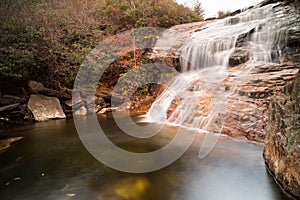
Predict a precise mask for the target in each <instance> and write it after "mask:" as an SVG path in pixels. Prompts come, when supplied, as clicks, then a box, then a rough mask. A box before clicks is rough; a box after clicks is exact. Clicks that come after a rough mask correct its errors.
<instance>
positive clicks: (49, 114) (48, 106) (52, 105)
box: [28, 94, 66, 121]
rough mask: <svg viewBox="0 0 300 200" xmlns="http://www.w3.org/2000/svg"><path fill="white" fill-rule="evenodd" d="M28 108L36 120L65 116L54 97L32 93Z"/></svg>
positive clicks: (62, 117)
mask: <svg viewBox="0 0 300 200" xmlns="http://www.w3.org/2000/svg"><path fill="white" fill-rule="evenodd" d="M28 108H29V109H30V111H31V112H32V113H33V116H34V119H35V120H36V121H47V120H49V119H64V118H66V115H65V114H64V112H63V110H62V107H61V105H60V102H59V100H58V99H57V98H55V97H47V96H44V95H39V94H32V95H31V96H30V99H29V101H28Z"/></svg>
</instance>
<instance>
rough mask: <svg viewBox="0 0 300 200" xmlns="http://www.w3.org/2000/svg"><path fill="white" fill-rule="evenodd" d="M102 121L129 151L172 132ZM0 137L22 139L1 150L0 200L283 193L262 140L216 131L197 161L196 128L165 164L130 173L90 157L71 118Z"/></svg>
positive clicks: (187, 199) (151, 146)
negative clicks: (144, 135)
mask: <svg viewBox="0 0 300 200" xmlns="http://www.w3.org/2000/svg"><path fill="white" fill-rule="evenodd" d="M82 120H88V118H82ZM100 124H101V126H102V127H103V129H104V130H105V132H106V133H107V136H108V137H109V138H110V139H111V140H112V141H113V142H114V143H115V144H117V145H118V146H119V147H122V148H124V149H126V150H129V151H133V152H149V151H153V150H155V149H158V148H160V147H162V146H164V145H165V144H167V143H169V142H170V140H171V139H172V138H173V137H174V134H175V132H176V128H174V127H168V126H166V127H165V128H164V129H163V130H162V131H161V132H160V133H159V134H158V135H156V136H154V137H152V138H149V139H137V138H134V137H130V136H128V135H126V134H124V133H123V132H122V131H121V130H120V129H118V128H117V126H116V124H115V122H114V120H113V119H112V118H110V117H108V118H101V119H100ZM186 133H187V134H189V131H186ZM1 135H6V136H22V137H24V139H23V140H21V141H19V142H17V143H15V144H13V146H12V147H11V148H10V149H8V150H7V151H5V152H3V153H1V154H0V163H1V164H0V199H1V200H35V199H36V200H41V199H45V200H47V199H48V200H63V199H81V200H93V199H95V200H100V199H101V200H103V199H104V200H108V199H124V200H125V199H126V200H137V199H143V200H147V199H149V200H153V199H157V200H158V199H162V200H167V199H172V200H173V199H180V200H183V199H184V200H195V199H199V200H200V199H211V200H220V199H222V200H226V199H228V200H235V199H237V200H239V199H243V200H248V199H249V200H253V199H257V200H279V199H287V196H285V194H284V193H282V192H281V190H280V188H279V187H278V186H277V185H276V184H275V182H274V181H273V179H272V177H270V176H269V174H268V172H267V170H266V168H265V165H264V161H263V158H262V149H263V146H262V145H257V144H252V143H247V142H243V141H235V140H233V139H229V138H226V137H221V138H220V140H219V141H218V143H217V145H216V146H215V148H214V150H213V151H212V152H211V153H210V154H209V156H207V157H206V158H204V159H201V160H200V159H198V158H197V154H198V148H199V144H200V143H201V141H202V139H203V136H202V135H201V134H199V135H198V136H197V138H196V140H195V142H194V143H193V145H192V146H191V147H190V148H189V149H188V151H187V152H186V153H185V154H184V155H183V156H182V157H181V158H180V159H179V160H177V161H176V162H174V163H173V164H171V165H170V166H168V167H166V168H164V169H161V170H159V171H156V172H151V173H145V174H129V173H122V172H118V171H116V170H113V169H110V168H108V167H106V166H104V165H103V164H101V163H100V162H98V161H97V160H96V159H94V158H93V157H92V156H91V155H90V154H89V152H87V150H86V149H85V148H84V146H83V145H82V143H81V141H80V139H79V137H78V135H77V133H76V130H75V126H74V122H73V120H58V121H50V122H45V123H38V124H33V125H27V126H22V127H18V128H12V129H9V130H6V131H4V132H3V133H1ZM99 145H101V144H99Z"/></svg>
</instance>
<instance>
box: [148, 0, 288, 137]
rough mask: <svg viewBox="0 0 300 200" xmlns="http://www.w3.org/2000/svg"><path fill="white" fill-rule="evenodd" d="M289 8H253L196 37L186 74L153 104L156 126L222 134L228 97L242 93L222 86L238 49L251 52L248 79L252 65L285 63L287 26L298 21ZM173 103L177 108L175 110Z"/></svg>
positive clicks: (185, 52) (188, 49) (185, 59)
mask: <svg viewBox="0 0 300 200" xmlns="http://www.w3.org/2000/svg"><path fill="white" fill-rule="evenodd" d="M285 8H286V7H285V6H284V5H283V4H281V3H276V4H269V5H267V6H264V7H261V8H253V9H250V10H247V11H245V12H243V13H240V14H238V15H236V16H233V17H230V18H226V19H223V20H218V21H216V22H214V23H210V24H208V25H206V26H205V27H202V28H201V30H199V31H197V32H196V33H194V34H192V35H191V37H190V42H189V43H187V44H185V45H184V46H183V47H182V48H181V49H180V53H181V54H180V65H181V66H180V67H181V70H180V71H181V72H182V73H181V74H179V75H178V76H177V77H175V79H174V80H173V82H172V83H171V84H170V86H169V87H168V89H167V90H166V91H165V92H163V94H162V95H161V96H160V97H159V98H158V99H157V100H156V101H155V102H154V103H153V104H152V106H151V108H150V110H149V111H148V113H147V115H148V116H150V117H151V119H152V121H154V122H165V123H172V124H178V125H183V126H187V127H192V128H196V129H199V130H201V129H202V130H205V131H206V132H215V133H216V132H217V133H218V132H220V131H221V130H222V120H223V118H224V117H223V116H224V114H225V104H226V96H227V95H230V93H232V92H234V88H236V87H234V86H233V87H231V88H233V89H232V90H231V91H229V92H228V91H227V92H226V93H225V89H224V87H223V83H222V82H223V80H224V79H225V78H226V77H227V73H226V69H227V67H228V65H229V59H230V57H231V56H232V55H233V54H234V52H235V51H236V50H237V49H238V48H242V49H243V50H244V51H246V52H247V54H248V59H249V61H250V62H249V64H248V65H247V66H248V70H246V71H244V72H241V73H245V74H246V73H249V71H251V66H252V65H251V63H255V62H281V61H282V55H281V54H282V53H281V51H282V49H283V47H284V45H285V42H286V36H287V34H288V33H287V30H286V29H285V27H286V26H288V25H289V24H290V23H293V17H294V16H290V15H285V12H286V10H285ZM239 77H242V75H240V76H239ZM240 81H241V80H240ZM235 84H236V85H238V84H239V80H237V81H236V83H235ZM175 99H176V100H175ZM172 104H177V107H176V108H175V109H170V106H171V105H172Z"/></svg>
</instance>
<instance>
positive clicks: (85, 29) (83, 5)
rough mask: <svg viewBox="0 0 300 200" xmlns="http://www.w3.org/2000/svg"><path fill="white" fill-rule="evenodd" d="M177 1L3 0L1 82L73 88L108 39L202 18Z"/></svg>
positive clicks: (0, 14)
mask: <svg viewBox="0 0 300 200" xmlns="http://www.w3.org/2000/svg"><path fill="white" fill-rule="evenodd" d="M197 6H198V7H196V8H195V9H194V10H191V9H189V8H186V7H184V6H182V5H178V4H177V3H176V2H175V1H174V0H148V1H144V0H103V1H99V0H2V1H0V82H1V83H0V85H1V86H2V89H4V88H5V89H6V90H7V88H10V87H16V86H18V85H19V86H22V85H23V84H24V83H25V82H26V81H28V80H36V81H38V82H42V83H43V84H45V85H46V86H47V87H51V88H55V87H57V84H61V85H63V86H65V87H68V88H71V87H72V85H73V81H74V78H75V76H76V73H77V70H78V68H79V67H80V65H81V63H82V61H83V60H84V58H85V56H86V55H87V54H88V53H89V52H90V51H91V50H92V49H93V48H94V47H95V46H96V45H97V44H98V43H99V42H100V41H101V40H103V39H104V38H106V37H109V36H111V35H114V34H116V33H119V32H122V31H125V30H130V29H132V28H138V27H163V28H168V27H171V26H174V25H177V24H183V23H189V22H195V21H201V20H203V11H201V5H197Z"/></svg>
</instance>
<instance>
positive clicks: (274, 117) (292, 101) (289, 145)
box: [264, 72, 300, 199]
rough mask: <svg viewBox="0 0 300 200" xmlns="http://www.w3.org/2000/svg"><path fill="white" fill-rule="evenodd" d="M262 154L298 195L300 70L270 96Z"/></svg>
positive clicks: (275, 174)
mask: <svg viewBox="0 0 300 200" xmlns="http://www.w3.org/2000/svg"><path fill="white" fill-rule="evenodd" d="M264 158H265V161H266V164H267V165H268V167H269V170H270V172H271V173H272V174H273V175H274V177H275V179H276V180H277V181H278V183H279V184H280V185H281V186H282V187H283V188H284V189H285V190H286V191H287V192H288V193H289V194H291V195H292V196H293V197H295V198H298V199H299V198H300V72H299V73H298V75H297V77H296V80H295V81H294V82H292V83H289V84H288V85H287V86H286V87H285V88H284V92H283V93H282V94H280V95H278V96H277V97H274V98H272V100H271V103H270V108H269V121H268V125H267V134H266V139H265V149H264Z"/></svg>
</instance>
